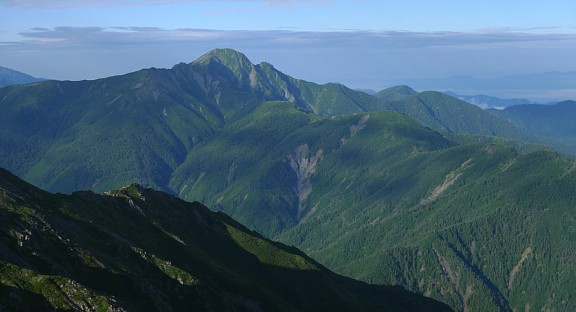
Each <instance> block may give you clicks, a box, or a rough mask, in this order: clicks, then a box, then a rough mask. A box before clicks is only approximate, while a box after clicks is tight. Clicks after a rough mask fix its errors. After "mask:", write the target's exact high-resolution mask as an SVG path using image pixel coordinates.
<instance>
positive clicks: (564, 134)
mask: <svg viewBox="0 0 576 312" xmlns="http://www.w3.org/2000/svg"><path fill="white" fill-rule="evenodd" d="M490 112H492V113H493V114H494V115H497V116H500V117H502V118H504V119H506V120H508V121H510V122H512V123H513V124H515V125H516V126H517V127H518V128H519V129H522V130H523V131H525V132H527V133H530V134H531V135H533V136H538V137H544V138H548V139H553V140H557V141H559V142H561V143H564V144H566V145H570V146H576V122H574V121H575V120H576V102H575V101H564V102H560V103H557V104H554V105H539V104H526V105H516V106H511V107H508V108H506V109H503V110H495V109H494V110H490Z"/></svg>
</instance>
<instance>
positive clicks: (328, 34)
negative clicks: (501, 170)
mask: <svg viewBox="0 0 576 312" xmlns="http://www.w3.org/2000/svg"><path fill="white" fill-rule="evenodd" d="M518 1H519V0H511V1H510V2H501V1H496V0H487V1H485V2H482V3H462V2H460V1H456V0H447V1H445V2H442V3H432V2H430V3H428V2H426V3H422V2H421V1H416V0H406V1H405V2H395V3H384V2H381V1H376V0H354V1H343V0H215V1H208V0H85V1H77V0H52V1H45V0H0V9H2V10H0V20H4V21H6V22H5V23H4V24H3V25H0V47H1V48H0V60H1V61H0V62H1V63H0V66H6V67H10V68H13V69H16V70H19V71H23V72H26V73H28V74H32V75H34V76H38V77H47V78H55V79H71V80H80V79H95V78H99V77H106V76H111V75H118V74H123V73H126V72H130V71H135V70H139V69H141V68H148V67H163V68H169V67H171V66H173V65H174V64H177V63H179V62H192V61H193V60H195V59H196V58H197V57H199V56H200V55H202V54H204V53H206V52H208V51H210V50H212V49H214V48H225V47H226V48H233V49H236V50H238V51H240V52H242V53H244V54H246V55H247V56H248V57H249V58H250V59H251V60H252V61H253V62H255V63H259V62H262V61H267V62H270V63H272V64H274V66H276V67H277V68H278V69H280V70H282V71H283V72H285V73H287V74H289V75H292V76H294V77H296V78H301V79H306V80H310V81H314V82H318V83H325V82H340V83H344V84H346V85H348V86H350V87H354V88H373V89H380V88H383V87H387V86H390V85H394V84H397V83H399V82H403V81H407V80H410V79H418V78H426V77H449V76H462V75H465V76H474V77H477V78H493V77H498V76H504V75H515V74H534V73H542V72H549V71H576V61H574V57H573V55H574V54H575V53H576V28H575V25H574V22H573V19H570V13H569V12H570V8H573V7H574V4H573V3H572V2H569V1H568V0H558V2H554V3H553V4H545V5H544V4H541V3H536V4H535V3H531V4H527V3H525V2H518ZM520 3H521V4H522V5H519V4H520ZM414 8H418V9H417V10H414ZM544 8H546V9H547V10H548V9H549V11H550V12H554V14H556V15H555V16H554V18H553V19H549V18H546V15H543V14H541V12H542V10H544ZM471 12H472V13H473V14H474V17H475V18H472V17H471V15H470V14H471ZM568 21H569V22H568ZM556 22H558V24H554V23H556ZM570 23H571V24H570ZM391 25H392V26H391ZM498 25H507V26H506V27H501V26H498ZM402 29H404V30H402ZM442 29H450V31H444V30H442ZM471 29H472V30H471ZM474 29H475V30H474Z"/></svg>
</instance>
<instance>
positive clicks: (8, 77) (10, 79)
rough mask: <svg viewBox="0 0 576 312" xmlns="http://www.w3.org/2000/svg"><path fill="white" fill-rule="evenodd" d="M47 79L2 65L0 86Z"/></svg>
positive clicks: (0, 68)
mask: <svg viewBox="0 0 576 312" xmlns="http://www.w3.org/2000/svg"><path fill="white" fill-rule="evenodd" d="M44 80H46V79H42V78H36V77H32V76H30V75H28V74H24V73H21V72H19V71H16V70H12V69H10V68H6V67H2V66H0V88H2V87H6V86H12V85H19V84H27V83H34V82H40V81H44Z"/></svg>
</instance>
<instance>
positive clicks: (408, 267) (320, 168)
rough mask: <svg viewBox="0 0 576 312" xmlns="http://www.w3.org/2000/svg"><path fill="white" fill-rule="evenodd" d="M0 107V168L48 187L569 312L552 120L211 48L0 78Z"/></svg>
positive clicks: (469, 303) (344, 264) (566, 193)
mask: <svg viewBox="0 0 576 312" xmlns="http://www.w3.org/2000/svg"><path fill="white" fill-rule="evenodd" d="M0 109H2V111H3V114H1V115H0V166H4V167H6V168H8V169H9V170H11V171H13V172H15V173H16V174H17V175H19V176H21V177H23V178H24V179H25V180H27V181H29V182H31V183H33V184H35V185H39V186H41V187H43V188H47V189H48V190H50V191H53V192H64V193H72V192H73V191H75V190H78V189H94V190H97V191H107V190H110V189H117V188H120V187H122V186H123V185H128V184H130V183H131V182H138V183H140V184H142V185H144V186H145V187H155V188H157V189H160V190H162V191H166V192H169V193H171V194H174V195H177V196H179V197H180V198H183V199H185V200H188V201H200V202H203V203H204V204H206V205H207V206H208V207H210V208H211V209H214V210H220V211H223V212H225V213H227V214H229V215H230V216H232V217H233V218H235V219H236V220H238V221H240V222H241V223H243V224H245V225H246V226H247V227H248V228H251V229H255V230H257V231H258V232H260V233H263V234H264V235H266V236H267V237H269V238H274V239H278V240H280V241H282V242H284V243H287V244H290V245H294V246H297V247H298V248H301V249H302V250H303V251H304V252H306V253H308V254H310V255H311V256H312V257H314V258H315V259H317V260H318V261H320V262H321V263H323V264H325V265H327V266H328V267H329V268H330V269H333V270H335V271H336V272H339V273H342V274H345V275H347V276H351V277H354V278H358V279H361V280H363V281H366V282H370V283H378V284H387V285H400V286H402V287H404V288H407V289H408V290H411V291H414V292H418V293H421V294H424V295H425V296H428V297H431V298H434V299H437V300H441V301H442V302H445V303H447V304H449V305H450V306H451V307H452V308H454V309H457V310H461V311H486V310H500V311H513V310H516V311H520V310H547V309H550V310H559V311H570V310H574V309H576V304H575V302H576V301H574V297H573V296H574V294H573V292H572V289H574V281H576V270H574V268H573V265H572V264H573V263H575V262H576V247H575V246H576V245H575V244H574V237H576V232H575V231H576V227H575V224H574V220H575V212H574V209H573V207H574V203H575V202H576V198H575V194H574V192H573V190H574V189H575V188H576V170H574V168H576V165H575V164H574V162H573V161H572V160H570V159H568V158H565V157H563V156H561V155H560V154H558V153H556V152H554V151H552V150H551V149H550V148H549V147H546V146H544V144H547V145H548V146H553V147H555V148H557V149H559V150H561V149H563V151H564V152H570V151H573V148H574V146H573V145H572V146H571V145H569V144H567V143H569V142H564V143H562V140H563V137H562V136H561V135H555V134H554V133H556V132H555V131H551V132H547V133H548V134H546V133H544V134H543V133H536V132H534V131H531V130H530V129H529V128H526V127H523V126H521V125H520V124H519V123H518V121H516V120H515V119H514V118H512V117H511V116H500V115H498V114H499V112H493V111H487V110H483V109H481V108H479V107H477V106H475V105H472V104H469V103H467V102H464V101H462V100H459V99H457V98H454V97H452V96H449V95H447V94H444V93H440V92H416V91H415V90H413V89H411V88H409V87H407V86H398V87H393V88H389V89H386V90H382V91H380V92H378V93H376V94H374V95H373V96H372V95H369V94H366V93H364V92H359V91H354V90H351V89H349V88H347V87H345V86H343V85H339V84H326V85H318V84H315V83H312V82H307V81H303V80H299V79H295V78H292V77H289V76H287V75H285V74H283V73H281V72H280V71H278V70H276V69H275V68H274V67H273V66H272V65H270V64H268V63H262V64H258V65H255V64H252V63H251V62H250V61H249V60H248V59H247V58H246V57H245V56H244V55H242V54H241V53H239V52H237V51H234V50H229V49H218V50H214V51H211V52H209V53H207V54H206V55H204V56H202V57H201V58H199V59H198V60H196V61H194V62H192V63H190V64H184V63H182V64H178V65H176V66H174V67H173V68H171V69H145V70H141V71H138V72H134V73H130V74H126V75H122V76H115V77H110V78H105V79H99V80H94V81H81V82H62V81H47V82H42V83H39V84H36V85H22V86H12V87H6V88H3V89H1V90H0ZM506 111H507V110H504V111H501V112H506ZM534 116H537V114H534ZM550 120H554V121H553V122H558V119H550ZM542 122H544V121H542ZM551 137H553V139H554V140H551V139H550V138H551ZM141 189H142V188H129V189H128V190H129V193H130V194H133V195H130V198H129V199H131V200H132V201H133V203H135V204H136V206H138V207H141V206H140V205H141V204H142V205H144V203H141V202H140V201H136V199H135V198H138V196H139V195H138V194H140V195H142V194H141V193H138V194H136V193H137V192H140V191H139V190H141ZM117 193H118V191H117V192H112V193H111V194H117ZM120 193H122V192H120ZM80 194H91V193H80ZM122 194H124V193H122ZM125 195H126V194H124V195H122V196H125ZM54 196H61V197H62V198H71V200H74V203H76V202H81V201H80V199H78V197H77V196H80V195H77V193H75V195H72V197H67V196H65V195H54ZM85 196H88V195H85ZM90 196H96V195H90ZM142 196H143V197H144V198H145V199H146V201H143V200H142V201H143V202H145V203H148V202H149V201H152V199H149V198H150V197H149V195H146V194H144V195H142ZM90 198H99V197H98V196H96V197H90ZM99 200H100V199H99ZM101 200H102V201H104V199H101ZM122 200H124V199H122ZM123 205H124V204H123ZM68 206H71V207H75V206H73V205H72V204H70V205H68ZM68 206H66V205H65V207H68ZM87 207H92V206H90V205H88V204H87ZM93 209H94V210H97V209H96V208H93ZM134 209H136V208H134ZM166 209H169V208H166ZM136 210H137V209H136ZM142 210H143V213H144V214H146V215H148V214H150V213H151V212H149V211H148V210H144V209H143V208H142ZM76 214H77V212H76V210H71V213H70V215H71V216H75V215H76ZM177 216H178V214H177ZM162 229H166V228H164V227H163V226H162ZM166 231H167V232H168V233H172V231H171V230H169V229H166ZM175 235H176V236H177V237H180V235H178V234H175ZM121 237H122V236H121ZM140 248H142V247H140ZM142 249H144V248H142ZM0 250H1V249H0ZM153 254H154V255H156V256H157V257H158V258H159V259H163V260H167V259H166V258H165V257H162V256H159V255H158V253H156V252H154V253H153ZM172 263H175V262H172ZM175 265H176V264H175ZM176 266H177V267H178V268H180V269H181V267H180V266H178V265H176ZM240 279H241V278H240ZM288 302H290V301H289V300H288Z"/></svg>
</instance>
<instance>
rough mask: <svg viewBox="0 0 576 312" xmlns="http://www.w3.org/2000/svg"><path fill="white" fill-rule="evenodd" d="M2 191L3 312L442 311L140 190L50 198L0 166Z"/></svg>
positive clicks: (204, 211) (196, 207)
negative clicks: (60, 311)
mask: <svg viewBox="0 0 576 312" xmlns="http://www.w3.org/2000/svg"><path fill="white" fill-rule="evenodd" d="M0 191H1V193H0V214H1V215H2V221H0V222H1V223H2V225H3V226H2V230H0V246H1V248H0V271H1V272H2V278H1V279H0V294H2V296H0V298H1V299H0V307H2V308H3V310H4V309H7V310H8V311H11V310H19V309H22V308H24V307H28V308H32V309H34V310H37V311H38V310H40V311H42V310H54V309H72V310H85V309H94V310H109V311H138V310H142V309H146V310H154V311H172V310H178V311H195V310H197V309H209V310H210V309H211V310H222V309H223V310H227V311H265V310H275V311H294V310H300V311H317V310H319V309H330V310H336V311H347V310H350V309H359V310H363V311H378V310H381V309H382V308H386V309H390V310H391V311H405V310H413V311H418V310H422V309H424V310H429V311H449V309H448V308H447V307H446V306H444V305H442V304H439V303H437V302H434V301H432V300H430V299H425V298H423V297H418V296H417V295H415V294H411V293H408V292H406V291H404V290H401V289H400V288H397V287H384V286H372V285H368V284H365V283H361V282H357V281H353V280H351V279H347V278H344V277H341V276H338V275H336V274H334V273H332V272H331V271H328V270H327V269H326V268H324V267H323V266H321V265H320V264H318V263H317V262H315V261H314V260H312V259H311V258H309V257H308V256H306V255H305V254H303V253H302V252H301V251H299V250H297V249H295V248H293V247H288V246H286V245H283V244H280V243H275V242H272V241H269V240H267V239H264V238H263V237H262V236H260V235H258V234H257V233H254V232H251V231H249V230H248V229H246V228H245V227H243V226H242V225H240V224H239V223H237V222H236V221H234V220H233V219H231V218H230V217H228V216H226V215H224V214H222V213H214V212H210V211H209V210H208V208H206V207H204V206H202V205H201V204H199V203H185V202H183V201H181V200H179V199H176V198H173V197H171V196H169V195H167V194H164V193H161V192H157V191H154V190H151V189H145V188H143V187H141V186H139V185H136V184H132V185H130V186H128V187H124V188H122V189H119V190H114V191H110V192H107V193H106V194H102V195H98V194H94V193H91V192H86V191H84V192H75V193H73V194H72V195H53V194H49V193H46V192H44V191H42V190H40V189H37V188H35V187H33V186H31V185H29V184H27V183H25V182H23V181H21V180H19V179H18V178H17V177H15V176H13V175H12V174H10V173H9V172H7V171H5V170H3V169H0Z"/></svg>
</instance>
